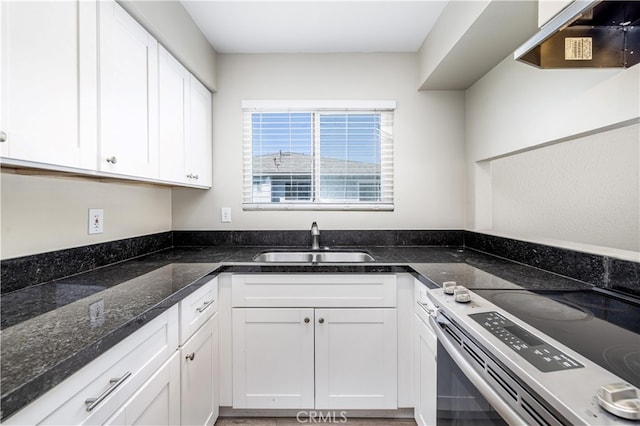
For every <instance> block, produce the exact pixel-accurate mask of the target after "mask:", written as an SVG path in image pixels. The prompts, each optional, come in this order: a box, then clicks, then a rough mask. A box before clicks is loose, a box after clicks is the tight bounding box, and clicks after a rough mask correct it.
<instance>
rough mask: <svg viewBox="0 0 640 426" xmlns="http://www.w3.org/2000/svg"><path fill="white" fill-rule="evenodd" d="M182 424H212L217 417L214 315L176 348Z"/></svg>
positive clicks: (215, 317)
mask: <svg viewBox="0 0 640 426" xmlns="http://www.w3.org/2000/svg"><path fill="white" fill-rule="evenodd" d="M180 360H181V361H180V362H181V363H182V366H181V368H180V370H181V390H180V401H181V407H182V416H181V420H182V421H181V424H182V425H212V424H214V423H215V421H216V418H217V417H218V397H217V395H218V386H217V383H218V316H217V315H214V316H213V317H212V318H210V319H209V320H208V321H207V322H206V323H205V324H204V325H203V326H202V327H200V329H199V330H198V331H197V332H196V333H195V334H194V335H193V337H191V339H189V341H188V342H187V343H186V344H185V345H184V346H183V347H182V348H181V349H180Z"/></svg>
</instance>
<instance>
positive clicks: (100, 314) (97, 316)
mask: <svg viewBox="0 0 640 426" xmlns="http://www.w3.org/2000/svg"><path fill="white" fill-rule="evenodd" d="M89 324H91V327H100V326H101V325H102V324H104V299H100V300H98V301H97V302H93V303H92V304H90V305H89Z"/></svg>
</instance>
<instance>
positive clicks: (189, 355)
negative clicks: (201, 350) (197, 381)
mask: <svg viewBox="0 0 640 426" xmlns="http://www.w3.org/2000/svg"><path fill="white" fill-rule="evenodd" d="M195 357H196V353H195V352H191V353H190V354H187V356H186V357H185V358H186V359H188V360H189V361H193V359H194V358H195Z"/></svg>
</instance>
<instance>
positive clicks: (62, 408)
mask: <svg viewBox="0 0 640 426" xmlns="http://www.w3.org/2000/svg"><path fill="white" fill-rule="evenodd" d="M177 324H178V309H177V306H174V307H172V308H170V309H169V310H167V311H166V312H164V313H162V314H161V315H160V316H159V317H158V318H155V319H154V320H153V321H151V322H150V323H148V324H146V325H145V326H143V327H142V328H141V329H140V330H138V331H136V332H135V333H133V334H132V335H131V336H129V337H127V338H126V339H125V340H123V341H122V342H120V343H118V344H117V345H116V346H114V347H113V348H112V349H110V350H109V351H108V352H106V353H104V354H103V355H101V356H99V357H98V358H96V359H95V360H93V361H92V362H91V363H89V364H88V365H86V366H85V367H83V368H82V369H81V370H80V371H78V372H77V373H75V374H74V375H72V376H71V377H69V378H68V379H67V380H65V381H63V382H62V383H60V384H59V385H58V386H56V387H55V388H53V389H52V390H50V391H49V392H47V393H46V394H44V395H43V396H42V397H40V398H39V399H37V400H36V401H34V402H33V403H31V404H29V405H28V406H27V407H25V408H23V409H22V410H20V411H19V412H17V413H16V414H15V415H13V416H11V417H9V418H8V419H7V420H6V421H5V422H4V424H6V425H12V424H15V425H18V424H23V425H24V424H31V425H36V424H52V425H69V424H102V423H104V422H105V421H106V420H107V419H108V418H109V417H111V415H112V414H113V413H114V412H115V411H117V410H118V409H119V408H120V407H121V406H122V405H123V404H124V403H125V402H126V401H127V399H129V398H130V397H131V395H133V393H134V392H135V391H136V390H137V389H138V388H139V387H140V386H142V385H143V384H144V383H145V381H146V380H147V379H149V377H151V376H152V375H153V373H154V372H156V371H157V370H158V368H160V366H162V364H163V363H164V362H165V361H166V360H167V359H168V358H169V357H170V356H171V354H172V353H174V352H175V351H176V348H177V347H178V327H177ZM112 379H116V380H117V379H120V380H119V382H118V383H114V382H112ZM109 390H112V391H111V392H109ZM103 395H105V397H104V398H103V399H101V400H100V401H98V402H96V403H95V404H94V405H95V408H93V409H92V410H91V411H88V408H87V407H88V404H86V400H87V399H90V398H98V399H99V397H100V396H103Z"/></svg>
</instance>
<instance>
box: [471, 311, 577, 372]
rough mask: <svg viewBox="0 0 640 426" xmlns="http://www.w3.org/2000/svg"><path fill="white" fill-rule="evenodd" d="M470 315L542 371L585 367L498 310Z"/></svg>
mask: <svg viewBox="0 0 640 426" xmlns="http://www.w3.org/2000/svg"><path fill="white" fill-rule="evenodd" d="M469 317H470V318H472V319H473V320H474V321H476V322H477V323H478V324H480V325H481V326H482V327H484V328H485V329H486V330H488V331H489V332H490V333H491V334H493V335H494V336H496V337H497V338H498V339H500V340H501V341H503V342H504V343H505V344H506V345H507V346H509V347H510V348H511V349H513V350H514V351H515V352H517V353H518V354H519V355H520V356H521V357H523V358H524V359H525V360H527V361H528V362H529V363H531V364H532V365H533V366H534V367H536V368H537V369H538V370H540V371H542V372H545V373H546V372H550V371H558V370H570V369H572V368H583V367H584V366H583V365H582V364H580V363H579V362H578V361H576V360H574V359H573V358H571V357H569V356H568V355H566V354H565V353H563V352H561V351H560V350H558V349H556V348H554V347H553V346H551V345H549V344H548V343H545V342H544V341H542V340H540V339H539V338H538V337H536V336H534V335H533V334H531V333H529V332H528V331H527V330H525V329H524V328H522V327H520V326H519V325H517V324H515V323H514V322H513V321H511V320H509V319H507V318H505V317H504V316H502V315H501V314H499V313H498V312H482V313H478V314H470V315H469Z"/></svg>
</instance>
